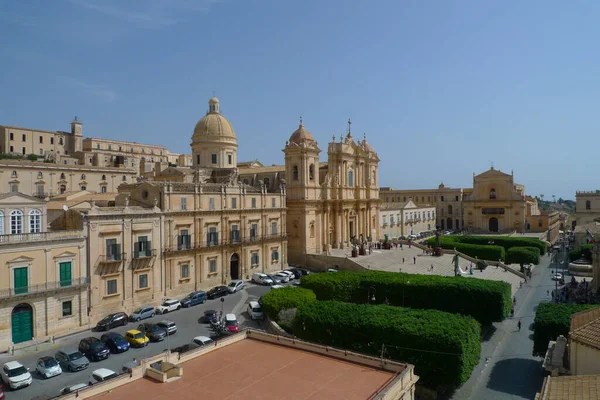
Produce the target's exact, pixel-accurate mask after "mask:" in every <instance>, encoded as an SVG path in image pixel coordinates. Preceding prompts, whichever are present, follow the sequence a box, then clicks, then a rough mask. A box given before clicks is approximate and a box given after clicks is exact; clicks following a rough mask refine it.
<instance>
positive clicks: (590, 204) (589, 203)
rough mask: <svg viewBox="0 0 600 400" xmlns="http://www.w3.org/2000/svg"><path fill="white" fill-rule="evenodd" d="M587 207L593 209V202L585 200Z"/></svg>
mask: <svg viewBox="0 0 600 400" xmlns="http://www.w3.org/2000/svg"><path fill="white" fill-rule="evenodd" d="M585 209H586V210H591V209H592V202H591V201H589V200H587V201H586V202H585Z"/></svg>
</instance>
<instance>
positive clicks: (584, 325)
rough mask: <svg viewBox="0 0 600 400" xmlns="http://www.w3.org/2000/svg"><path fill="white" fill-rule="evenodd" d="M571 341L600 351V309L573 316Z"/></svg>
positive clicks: (570, 333)
mask: <svg viewBox="0 0 600 400" xmlns="http://www.w3.org/2000/svg"><path fill="white" fill-rule="evenodd" d="M569 339H571V340H575V341H577V342H580V343H583V344H587V345H588V346H592V347H596V348H598V349H600V307H599V308H594V309H591V310H587V311H582V312H578V313H575V314H573V315H571V332H569Z"/></svg>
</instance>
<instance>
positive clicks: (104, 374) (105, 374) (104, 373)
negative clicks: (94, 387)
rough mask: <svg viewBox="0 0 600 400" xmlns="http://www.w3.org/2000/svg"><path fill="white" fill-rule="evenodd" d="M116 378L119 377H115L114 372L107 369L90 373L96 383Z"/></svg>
mask: <svg viewBox="0 0 600 400" xmlns="http://www.w3.org/2000/svg"><path fill="white" fill-rule="evenodd" d="M117 376H119V375H117V373H116V372H115V371H113V370H110V369H108V368H99V369H97V370H95V371H94V372H92V378H94V380H95V381H96V382H104V381H107V380H109V379H112V378H116V377H117Z"/></svg>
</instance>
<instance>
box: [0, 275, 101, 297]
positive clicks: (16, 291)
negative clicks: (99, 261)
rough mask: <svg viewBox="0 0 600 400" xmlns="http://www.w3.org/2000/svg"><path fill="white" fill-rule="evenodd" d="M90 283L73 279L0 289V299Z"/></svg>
mask: <svg viewBox="0 0 600 400" xmlns="http://www.w3.org/2000/svg"><path fill="white" fill-rule="evenodd" d="M89 283H90V278H88V277H84V278H73V279H68V280H63V281H57V282H46V283H40V284H37V285H31V286H21V287H16V288H9V289H0V298H7V297H13V296H24V295H30V294H37V293H44V292H49V291H55V290H65V289H70V288H74V287H80V286H87V285H89Z"/></svg>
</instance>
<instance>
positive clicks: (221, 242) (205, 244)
mask: <svg viewBox="0 0 600 400" xmlns="http://www.w3.org/2000/svg"><path fill="white" fill-rule="evenodd" d="M287 237H288V235H287V233H272V234H267V235H262V236H260V235H250V236H239V237H229V238H227V239H222V238H219V237H214V236H212V237H211V238H210V240H209V239H208V238H207V240H205V241H202V242H201V243H197V244H195V243H190V246H189V247H184V248H181V247H180V246H179V245H175V246H173V247H170V248H169V247H167V248H165V249H164V250H163V251H165V252H175V251H187V250H193V249H201V248H209V247H215V246H228V245H240V244H242V243H249V242H258V241H261V240H281V239H285V238H287Z"/></svg>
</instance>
